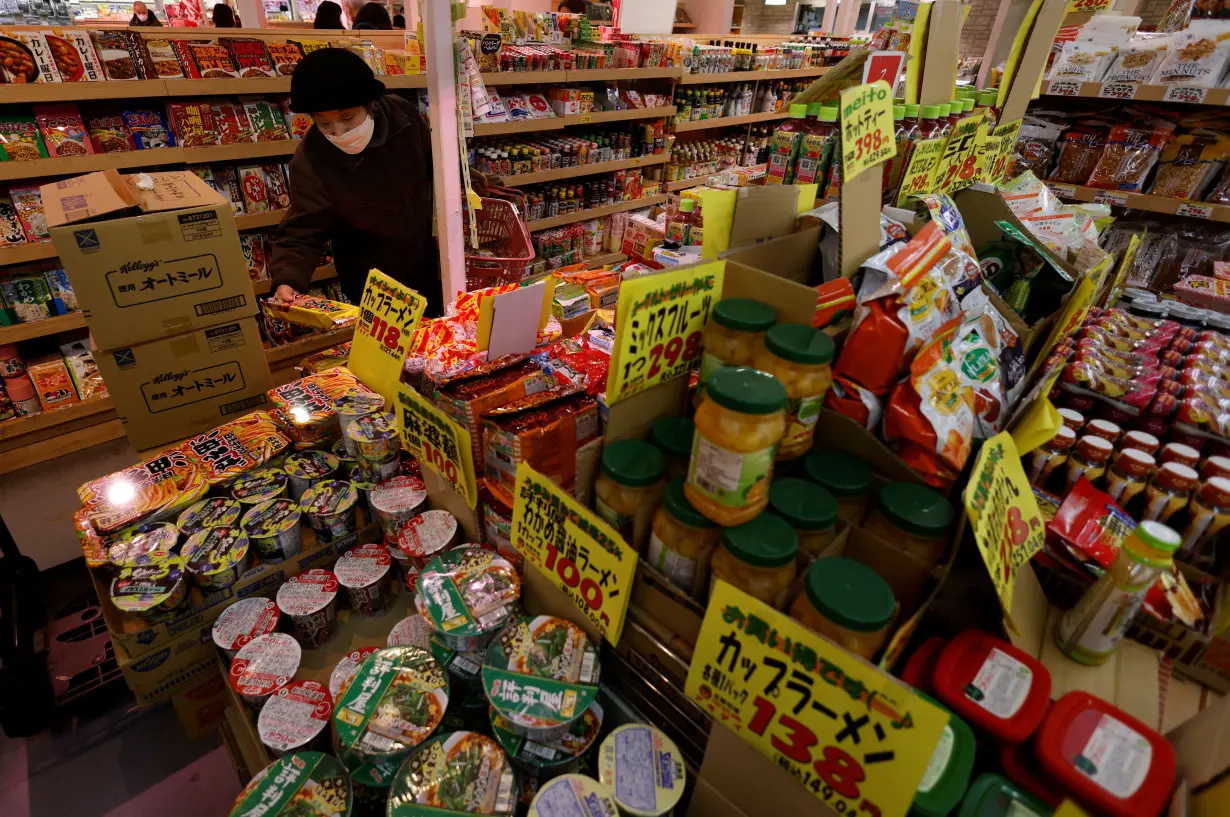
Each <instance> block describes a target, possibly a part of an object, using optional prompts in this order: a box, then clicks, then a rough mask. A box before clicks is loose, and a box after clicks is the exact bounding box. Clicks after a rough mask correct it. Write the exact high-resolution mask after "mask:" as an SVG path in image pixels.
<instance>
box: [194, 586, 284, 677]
mask: <svg viewBox="0 0 1230 817" xmlns="http://www.w3.org/2000/svg"><path fill="white" fill-rule="evenodd" d="M281 618H282V614H281V612H280V611H279V610H278V606H277V605H276V604H275V603H274V602H273V599H267V598H263V597H260V596H257V597H254V598H250V599H240V600H239V601H237V602H235V603H233V604H231V605H230V606H228V607H227V608H226V609H225V610H223V611H222V615H220V616H218V619H217V621H215V622H214V626H213V630H212V633H211V635H212V637H213V642H214V646H215V647H217V648H218V650H219V651H220V652H221V653H222V654H223V655H225V656H226V660H227V665H228V666H229V665H230V662H231V660H232V659H234V658H235V654H236V653H238V652H239V651H240V650H241V649H242V648H243V647H244V645H245V644H247V643H248V642H249V641H252V640H253V639H255V638H259V637H260V636H262V635H268V634H269V633H272V632H274V631H275V630H277V629H278V622H279V621H280V620H281Z"/></svg>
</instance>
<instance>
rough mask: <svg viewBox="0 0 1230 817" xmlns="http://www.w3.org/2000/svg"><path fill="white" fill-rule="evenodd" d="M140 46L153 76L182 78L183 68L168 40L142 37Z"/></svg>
mask: <svg viewBox="0 0 1230 817" xmlns="http://www.w3.org/2000/svg"><path fill="white" fill-rule="evenodd" d="M141 47H142V49H144V52H145V54H144V56H145V58H146V62H147V64H148V66H149V67H150V68H151V69H152V70H153V74H154V77H157V78H159V79H183V78H184V69H183V68H182V67H180V64H179V58H178V57H177V56H176V55H175V48H174V47H173V46H172V45H171V41H170V40H155V39H142V41H141Z"/></svg>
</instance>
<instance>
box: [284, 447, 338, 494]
mask: <svg viewBox="0 0 1230 817" xmlns="http://www.w3.org/2000/svg"><path fill="white" fill-rule="evenodd" d="M338 465H339V463H338V459H337V457H335V456H333V455H332V454H330V453H329V452H327V451H296V452H295V453H293V454H287V455H286V459H285V460H284V461H283V462H282V468H283V470H285V471H286V475H287V477H289V478H290V496H291V499H293V500H295V501H296V502H299V501H301V500H302V499H303V495H304V494H305V493H306V492H307V490H308V489H309V488H311V487H312V486H313V485H315V484H317V483H318V482H325V481H326V480H331V479H333V477H334V475H335V474H337V469H338Z"/></svg>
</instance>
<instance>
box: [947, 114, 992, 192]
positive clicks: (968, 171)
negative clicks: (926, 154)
mask: <svg viewBox="0 0 1230 817" xmlns="http://www.w3.org/2000/svg"><path fill="white" fill-rule="evenodd" d="M985 121H986V112H985V111H979V112H978V113H976V114H971V115H969V116H967V117H965V118H964V119H962V120H961V121H960V122H958V123H957V127H956V129H955V130H953V132H952V134H951V135H950V136H949V137H948V144H946V145H945V146H944V152H943V154H941V156H940V161H939V165H938V166H937V168H936V171H935V187H936V190H937V191H939V192H940V193H949V194H951V193H956V192H957V191H959V190H964V189H965V188H967V187H969V186H970V185H971V184H973V183H974V182H976V181H977V180H978V132H979V129H980V128H982V129H983V130H982V132H983V134H984V138H985V134H986V130H985V128H984V122H985Z"/></svg>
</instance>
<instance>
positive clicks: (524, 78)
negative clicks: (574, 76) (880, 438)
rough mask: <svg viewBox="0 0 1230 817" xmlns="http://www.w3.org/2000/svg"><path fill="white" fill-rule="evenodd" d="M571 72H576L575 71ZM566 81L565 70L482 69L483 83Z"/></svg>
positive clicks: (510, 83) (522, 83)
mask: <svg viewBox="0 0 1230 817" xmlns="http://www.w3.org/2000/svg"><path fill="white" fill-rule="evenodd" d="M573 73H576V72H575V71H574V72H573ZM567 81H568V72H567V71H484V72H483V83H484V84H485V85H551V84H555V83H560V82H567Z"/></svg>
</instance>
